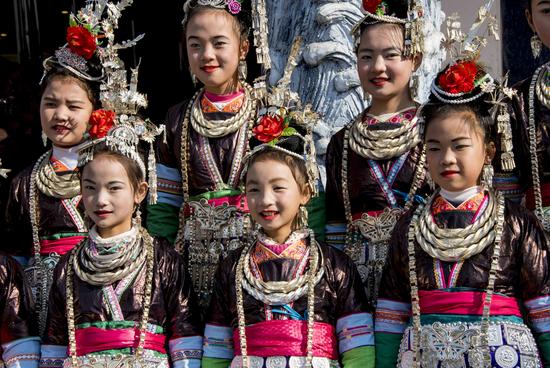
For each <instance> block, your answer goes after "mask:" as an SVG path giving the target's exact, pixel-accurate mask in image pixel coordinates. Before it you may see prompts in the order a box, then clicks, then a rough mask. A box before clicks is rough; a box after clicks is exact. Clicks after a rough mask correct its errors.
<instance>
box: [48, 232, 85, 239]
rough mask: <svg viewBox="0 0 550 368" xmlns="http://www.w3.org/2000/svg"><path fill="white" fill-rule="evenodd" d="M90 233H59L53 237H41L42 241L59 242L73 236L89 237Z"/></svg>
mask: <svg viewBox="0 0 550 368" xmlns="http://www.w3.org/2000/svg"><path fill="white" fill-rule="evenodd" d="M87 235H88V233H57V234H52V235H45V236H41V237H40V240H59V239H63V238H68V237H71V236H87Z"/></svg>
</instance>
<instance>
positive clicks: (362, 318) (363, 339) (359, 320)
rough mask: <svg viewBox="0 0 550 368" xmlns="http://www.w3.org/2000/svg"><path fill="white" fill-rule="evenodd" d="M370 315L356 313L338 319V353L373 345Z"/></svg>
mask: <svg viewBox="0 0 550 368" xmlns="http://www.w3.org/2000/svg"><path fill="white" fill-rule="evenodd" d="M373 327H374V326H373V320H372V315H371V314H369V313H357V314H352V315H349V316H346V317H344V318H340V319H338V321H337V322H336V333H337V335H338V351H339V352H340V354H343V353H345V352H346V351H348V350H351V349H354V348H357V347H360V346H374V334H373V332H374V328H373Z"/></svg>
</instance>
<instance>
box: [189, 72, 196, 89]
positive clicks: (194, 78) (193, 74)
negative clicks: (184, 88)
mask: <svg viewBox="0 0 550 368" xmlns="http://www.w3.org/2000/svg"><path fill="white" fill-rule="evenodd" d="M189 75H190V76H191V82H193V86H195V87H197V83H198V80H197V76H196V75H195V73H193V72H192V71H191V68H189Z"/></svg>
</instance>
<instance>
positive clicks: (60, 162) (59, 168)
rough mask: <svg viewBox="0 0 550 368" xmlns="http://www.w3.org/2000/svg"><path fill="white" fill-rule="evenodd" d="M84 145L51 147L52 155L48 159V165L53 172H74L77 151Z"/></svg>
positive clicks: (76, 162)
mask: <svg viewBox="0 0 550 368" xmlns="http://www.w3.org/2000/svg"><path fill="white" fill-rule="evenodd" d="M83 144H84V143H81V144H79V145H76V146H73V147H69V148H64V147H57V146H53V147H52V155H51V157H50V164H51V165H52V168H53V170H54V171H55V172H65V171H74V170H76V167H77V164H78V151H79V150H80V148H81V147H82V145H83Z"/></svg>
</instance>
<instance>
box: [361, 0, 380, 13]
mask: <svg viewBox="0 0 550 368" xmlns="http://www.w3.org/2000/svg"><path fill="white" fill-rule="evenodd" d="M381 2H382V0H363V9H365V10H366V11H368V12H369V13H372V14H376V10H377V9H378V7H379V6H380V3H381Z"/></svg>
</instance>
